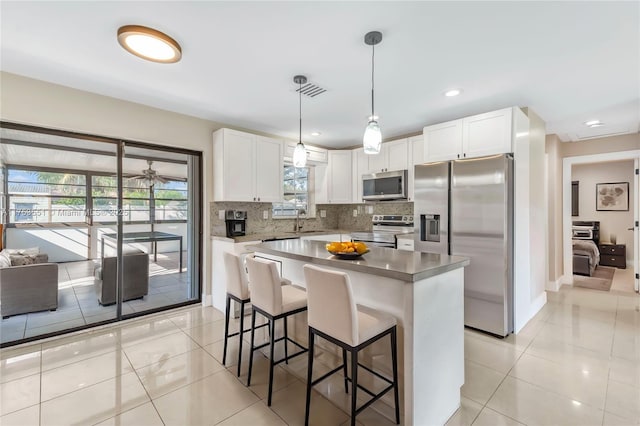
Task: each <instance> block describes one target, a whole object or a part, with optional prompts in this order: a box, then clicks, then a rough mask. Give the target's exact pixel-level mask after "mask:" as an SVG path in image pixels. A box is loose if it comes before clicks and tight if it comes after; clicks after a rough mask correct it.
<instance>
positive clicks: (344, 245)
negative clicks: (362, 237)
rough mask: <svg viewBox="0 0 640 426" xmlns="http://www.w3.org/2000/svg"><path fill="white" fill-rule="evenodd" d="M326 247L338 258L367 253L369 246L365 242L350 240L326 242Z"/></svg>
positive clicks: (352, 257) (356, 256)
mask: <svg viewBox="0 0 640 426" xmlns="http://www.w3.org/2000/svg"><path fill="white" fill-rule="evenodd" d="M325 247H326V249H327V251H328V252H329V253H331V254H332V255H334V256H336V257H339V258H340V259H356V258H358V257H360V256H362V255H363V254H365V253H369V248H368V247H367V245H366V244H365V243H360V242H358V243H353V242H351V241H345V242H341V241H332V242H330V243H328V244H327V245H326V246H325Z"/></svg>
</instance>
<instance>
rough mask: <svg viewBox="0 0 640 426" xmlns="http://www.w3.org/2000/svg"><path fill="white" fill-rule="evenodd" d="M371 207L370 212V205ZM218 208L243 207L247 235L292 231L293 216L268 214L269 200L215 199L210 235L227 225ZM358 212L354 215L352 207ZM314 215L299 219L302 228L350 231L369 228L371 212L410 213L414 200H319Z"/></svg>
mask: <svg viewBox="0 0 640 426" xmlns="http://www.w3.org/2000/svg"><path fill="white" fill-rule="evenodd" d="M370 207H372V208H373V209H372V210H373V211H372V213H368V212H369V210H370V209H369V208H370ZM220 210H246V211H247V235H249V234H257V233H260V234H262V233H279V232H292V231H293V227H294V224H295V219H273V218H272V216H271V203H241V202H215V203H211V204H210V215H211V230H210V232H211V235H212V236H213V235H215V236H225V235H226V228H225V222H224V219H220V218H219V216H218V212H219V211H220ZM265 210H266V211H267V212H268V213H267V214H268V217H269V218H268V219H263V213H264V211H265ZM321 210H324V211H326V217H320V211H321ZM354 210H356V211H357V216H356V217H354V216H353V211H354ZM316 212H317V213H316V217H315V218H305V219H303V220H302V224H303V229H304V230H305V231H313V230H318V231H320V230H325V229H341V230H349V231H364V230H370V229H371V216H372V215H374V214H402V215H412V214H413V203H408V202H379V203H371V204H318V205H316Z"/></svg>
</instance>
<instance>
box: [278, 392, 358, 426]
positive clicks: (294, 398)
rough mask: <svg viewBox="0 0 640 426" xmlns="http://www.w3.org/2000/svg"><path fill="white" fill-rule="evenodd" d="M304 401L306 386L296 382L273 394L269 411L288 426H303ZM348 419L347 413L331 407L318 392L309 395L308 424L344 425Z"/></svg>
mask: <svg viewBox="0 0 640 426" xmlns="http://www.w3.org/2000/svg"><path fill="white" fill-rule="evenodd" d="M305 399H306V385H305V384H304V383H302V382H300V381H298V382H296V383H293V384H292V385H290V386H287V387H286V388H284V389H281V390H279V391H278V392H274V393H273V401H272V404H271V409H272V410H273V411H275V412H276V414H278V416H280V417H281V418H282V419H283V420H284V421H285V422H286V423H287V424H288V425H290V426H297V425H303V424H304V409H305ZM348 418H349V416H348V415H347V413H345V412H344V411H342V410H340V409H339V408H338V407H336V406H335V405H333V404H332V403H331V402H329V401H328V400H327V399H326V398H324V397H323V396H322V395H320V394H319V393H318V392H315V391H313V394H312V395H311V408H310V412H309V424H312V425H319V426H324V425H326V426H334V425H339V424H342V423H344V422H345V421H347V419H348Z"/></svg>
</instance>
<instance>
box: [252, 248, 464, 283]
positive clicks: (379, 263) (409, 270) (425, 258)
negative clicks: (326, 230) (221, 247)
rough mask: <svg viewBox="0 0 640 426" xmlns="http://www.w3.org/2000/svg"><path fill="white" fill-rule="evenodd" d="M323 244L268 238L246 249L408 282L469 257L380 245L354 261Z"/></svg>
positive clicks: (455, 265)
mask: <svg viewBox="0 0 640 426" xmlns="http://www.w3.org/2000/svg"><path fill="white" fill-rule="evenodd" d="M325 245H326V243H324V242H322V241H307V240H299V239H297V240H279V241H268V242H264V243H260V244H256V245H254V246H250V247H249V248H250V249H252V250H255V251H256V252H260V253H265V254H271V255H274V256H279V257H284V258H287V259H294V260H301V261H303V262H309V263H313V264H316V265H325V266H331V267H334V268H340V269H344V270H351V271H357V272H364V273H367V274H374V275H378V276H384V277H387V278H392V279H396V280H401V281H408V282H415V281H420V280H422V279H425V278H429V277H432V276H435V275H440V274H443V273H445V272H448V271H451V270H454V269H457V268H462V267H464V266H467V265H468V264H469V259H468V258H466V257H461V256H449V255H446V254H437V253H420V252H411V251H403V250H395V249H391V248H383V247H370V251H369V253H366V254H364V255H363V256H361V257H359V258H357V259H355V260H343V259H338V258H337V257H336V256H333V255H331V254H330V253H328V252H327V250H326V248H325Z"/></svg>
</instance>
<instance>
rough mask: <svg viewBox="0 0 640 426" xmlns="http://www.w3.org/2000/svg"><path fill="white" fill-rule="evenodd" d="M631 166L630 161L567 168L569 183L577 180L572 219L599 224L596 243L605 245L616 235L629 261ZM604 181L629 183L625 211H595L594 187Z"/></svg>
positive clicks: (631, 193) (631, 256)
mask: <svg viewBox="0 0 640 426" xmlns="http://www.w3.org/2000/svg"><path fill="white" fill-rule="evenodd" d="M633 175H634V166H633V161H632V160H626V161H612V162H608V163H596V164H575V165H574V166H573V167H572V168H571V180H572V181H579V197H580V199H579V201H580V203H579V210H578V213H580V215H579V216H577V217H576V216H574V217H572V220H598V221H600V241H601V242H609V241H610V236H611V234H614V235H616V237H617V243H618V244H625V245H626V246H627V261H628V262H631V261H633V231H629V230H628V228H630V227H633V205H632V204H633V194H634V182H633ZM605 182H629V194H630V197H629V204H630V206H629V207H630V208H629V210H628V211H597V210H596V184H597V183H605Z"/></svg>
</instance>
